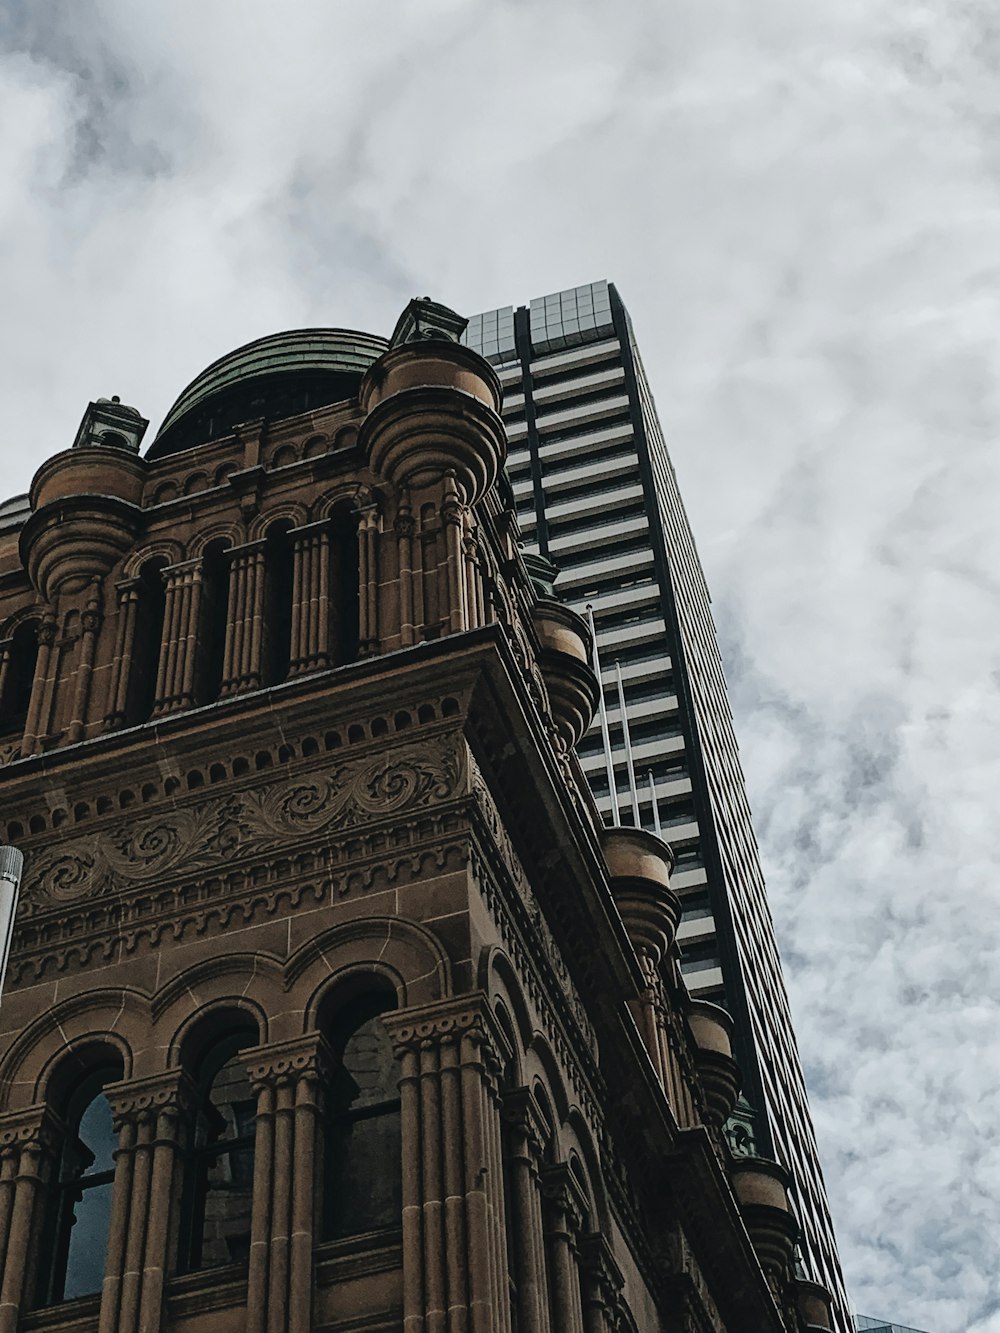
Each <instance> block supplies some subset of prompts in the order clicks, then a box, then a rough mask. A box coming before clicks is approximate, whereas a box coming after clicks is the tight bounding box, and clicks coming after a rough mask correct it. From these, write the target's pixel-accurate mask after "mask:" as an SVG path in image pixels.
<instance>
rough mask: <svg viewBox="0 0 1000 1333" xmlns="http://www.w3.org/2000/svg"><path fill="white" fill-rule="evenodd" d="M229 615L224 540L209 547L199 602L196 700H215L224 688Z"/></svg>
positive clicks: (205, 701) (198, 701) (203, 565)
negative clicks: (223, 676) (223, 670)
mask: <svg viewBox="0 0 1000 1333" xmlns="http://www.w3.org/2000/svg"><path fill="white" fill-rule="evenodd" d="M228 619H229V558H228V554H227V552H226V548H225V546H224V545H223V543H222V542H212V543H211V545H210V546H209V547H208V548H207V549H206V551H205V559H204V563H203V564H202V570H201V600H200V602H199V605H198V648H197V658H196V664H195V686H194V698H195V703H196V704H211V703H215V701H216V699H218V697H219V693H220V691H221V689H222V669H223V665H224V661H225V651H226V622H227V621H228Z"/></svg>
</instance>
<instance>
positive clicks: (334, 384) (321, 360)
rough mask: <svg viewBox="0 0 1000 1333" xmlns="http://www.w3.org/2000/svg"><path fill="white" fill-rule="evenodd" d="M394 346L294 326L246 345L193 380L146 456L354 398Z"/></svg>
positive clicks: (364, 336) (347, 332) (363, 336)
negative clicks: (371, 369) (246, 424)
mask: <svg viewBox="0 0 1000 1333" xmlns="http://www.w3.org/2000/svg"><path fill="white" fill-rule="evenodd" d="M388 345H389V344H388V342H387V340H386V339H385V338H379V337H376V336H375V335H374V334H371V333H358V332H355V331H354V330H353V329H293V330H292V331H291V332H288V333H273V334H271V335H270V336H269V337H267V338H258V339H257V341H256V342H252V343H247V344H246V346H245V347H238V348H237V349H236V351H235V352H228V353H227V354H226V355H225V356H222V357H220V358H219V359H218V361H213V362H212V364H211V365H210V366H208V367H207V369H205V370H203V371H202V372H201V374H200V375H198V376H196V377H195V379H193V380H192V381H191V383H190V384H189V385H188V386H187V388H186V389H185V390H184V392H183V393H182V394H181V395H180V397H179V398H178V399H177V401H176V402H175V403H174V405H173V407H172V408H171V409H170V411H169V412H168V413H167V415H166V417H165V419H164V422H163V425H162V426H161V427H160V429H159V431H158V433H157V436H156V439H155V440H154V441H153V443H152V444H151V445H150V446H149V449H148V450H147V453H146V456H147V458H165V457H166V456H167V455H168V454H175V453H179V452H180V450H182V449H190V448H191V447H192V445H196V444H204V443H205V442H206V441H208V440H214V439H218V438H219V437H220V436H223V435H228V434H229V433H230V432H231V431H232V429H233V427H234V426H236V425H238V424H239V423H240V422H243V421H255V420H257V419H258V418H260V417H266V418H267V419H268V420H271V421H275V420H280V419H281V418H283V417H289V416H295V415H296V414H297V413H299V412H308V411H309V410H310V409H311V408H317V407H325V406H327V405H328V404H330V403H337V402H342V401H344V400H345V399H347V398H353V397H354V395H355V394H356V393H357V390H358V385H359V383H360V382H361V377H362V376H363V375H364V373H365V371H366V370H367V369H368V367H369V366H370V365H371V364H372V362H373V361H376V360H377V359H378V358H379V357H380V356H381V355H382V353H383V352H384V351H385V349H386V348H387V347H388Z"/></svg>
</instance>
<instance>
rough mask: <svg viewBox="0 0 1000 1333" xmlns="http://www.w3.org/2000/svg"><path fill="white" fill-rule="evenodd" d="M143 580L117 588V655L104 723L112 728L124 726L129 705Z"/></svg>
mask: <svg viewBox="0 0 1000 1333" xmlns="http://www.w3.org/2000/svg"><path fill="white" fill-rule="evenodd" d="M141 587H142V583H141V580H139V579H123V580H122V582H121V583H119V584H118V585H117V592H118V630H117V634H116V637H115V655H114V658H113V660H112V663H111V688H110V690H109V691H108V711H107V714H106V715H105V718H104V721H105V724H106V725H107V726H108V728H109V729H111V730H113V729H114V728H116V727H121V726H124V724H125V719H126V705H127V702H128V673H129V665H130V664H131V661H132V648H133V645H134V644H135V621H136V615H137V612H138V606H139V589H140V588H141Z"/></svg>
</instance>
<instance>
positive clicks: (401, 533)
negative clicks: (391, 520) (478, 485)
mask: <svg viewBox="0 0 1000 1333" xmlns="http://www.w3.org/2000/svg"><path fill="white" fill-rule="evenodd" d="M415 527H416V524H415V523H414V520H413V506H412V505H411V504H410V492H409V491H408V490H407V489H406V488H405V487H404V488H403V490H402V491H401V492H400V496H399V509H398V511H397V513H396V545H397V548H398V552H399V641H400V644H401V645H402V647H404V648H409V647H410V646H411V645H412V644H414V643H416V637H417V636H416V629H415V626H414V623H413V533H414V529H415Z"/></svg>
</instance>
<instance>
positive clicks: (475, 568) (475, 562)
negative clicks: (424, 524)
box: [462, 509, 486, 629]
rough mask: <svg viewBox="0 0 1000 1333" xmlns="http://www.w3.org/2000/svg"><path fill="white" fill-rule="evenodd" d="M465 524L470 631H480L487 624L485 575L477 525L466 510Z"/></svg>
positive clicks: (463, 544) (463, 547)
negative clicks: (480, 627)
mask: <svg viewBox="0 0 1000 1333" xmlns="http://www.w3.org/2000/svg"><path fill="white" fill-rule="evenodd" d="M463 517H464V522H463V538H462V549H463V551H464V552H465V579H466V584H467V587H468V592H467V601H468V607H469V624H468V628H469V629H478V628H479V626H480V625H485V624H486V609H485V599H484V594H483V575H482V570H481V568H480V554H479V543H478V542H477V541H476V531H475V524H474V520H473V517H472V514H471V512H470V511H469V510H468V509H466V510H465V513H464V516H463Z"/></svg>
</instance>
